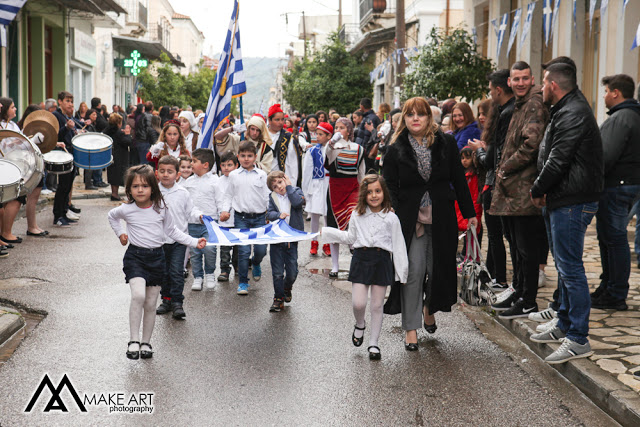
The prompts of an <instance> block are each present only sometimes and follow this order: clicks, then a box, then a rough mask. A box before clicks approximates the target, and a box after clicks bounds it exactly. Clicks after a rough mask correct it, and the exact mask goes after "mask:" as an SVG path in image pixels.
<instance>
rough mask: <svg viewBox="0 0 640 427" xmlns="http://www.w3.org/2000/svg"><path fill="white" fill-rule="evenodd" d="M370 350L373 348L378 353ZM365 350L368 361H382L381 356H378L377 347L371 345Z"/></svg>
mask: <svg viewBox="0 0 640 427" xmlns="http://www.w3.org/2000/svg"><path fill="white" fill-rule="evenodd" d="M372 348H375V349H377V350H378V351H377V352H375V351H371V349H372ZM367 350H368V351H369V360H380V359H382V354H380V347H378V346H377V345H372V346H370V347H369V348H368V349H367Z"/></svg>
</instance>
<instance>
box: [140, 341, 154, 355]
mask: <svg viewBox="0 0 640 427" xmlns="http://www.w3.org/2000/svg"><path fill="white" fill-rule="evenodd" d="M143 345H146V346H147V347H149V350H143V349H142V346H143ZM151 350H153V347H151V344H149V343H148V342H143V343H141V344H140V357H141V358H143V359H151V358H152V357H153V351H151Z"/></svg>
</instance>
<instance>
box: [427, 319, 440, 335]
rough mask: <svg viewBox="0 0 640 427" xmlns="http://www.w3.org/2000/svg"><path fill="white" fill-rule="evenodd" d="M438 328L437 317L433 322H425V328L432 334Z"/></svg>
mask: <svg viewBox="0 0 640 427" xmlns="http://www.w3.org/2000/svg"><path fill="white" fill-rule="evenodd" d="M437 329H438V325H436V322H435V319H434V322H433V324H431V325H427V322H425V323H424V330H425V331H427V332H429V333H430V334H434V333H435V332H436V330H437Z"/></svg>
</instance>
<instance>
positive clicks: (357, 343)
mask: <svg viewBox="0 0 640 427" xmlns="http://www.w3.org/2000/svg"><path fill="white" fill-rule="evenodd" d="M366 328H367V327H366V326H365V327H364V328H358V325H355V326H354V327H353V334H351V342H352V343H353V345H355V346H356V347H360V346H361V345H362V342H363V341H364V332H363V333H362V336H361V337H360V338H356V329H357V330H359V331H364V330H365V329H366Z"/></svg>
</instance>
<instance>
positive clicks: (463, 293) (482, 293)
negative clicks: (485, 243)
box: [458, 227, 496, 306]
mask: <svg viewBox="0 0 640 427" xmlns="http://www.w3.org/2000/svg"><path fill="white" fill-rule="evenodd" d="M466 236H467V254H466V257H465V258H464V261H463V262H462V270H461V271H460V272H459V273H458V286H459V288H460V298H462V300H464V301H465V302H466V303H467V304H469V305H475V306H487V305H491V304H493V303H494V302H495V299H496V296H495V293H494V292H493V290H492V289H491V287H490V286H491V275H490V274H489V270H487V266H486V265H485V264H484V262H483V261H482V255H481V254H480V243H478V236H477V234H476V230H475V227H472V228H470V229H468V230H467V232H466Z"/></svg>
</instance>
